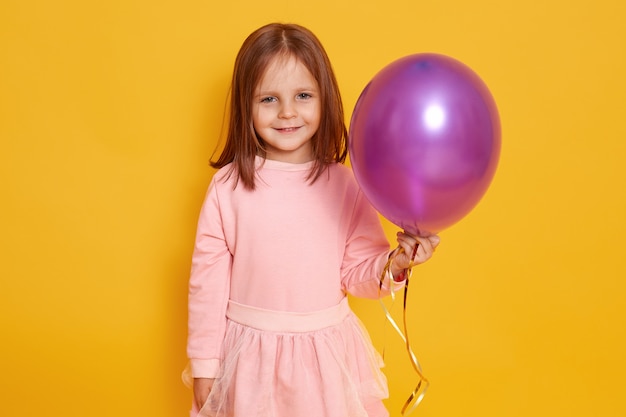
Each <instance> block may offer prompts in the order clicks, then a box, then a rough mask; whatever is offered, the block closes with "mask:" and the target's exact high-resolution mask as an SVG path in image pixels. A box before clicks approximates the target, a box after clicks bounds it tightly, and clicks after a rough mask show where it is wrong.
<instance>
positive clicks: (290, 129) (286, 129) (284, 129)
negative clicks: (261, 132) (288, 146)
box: [275, 126, 300, 133]
mask: <svg viewBox="0 0 626 417" xmlns="http://www.w3.org/2000/svg"><path fill="white" fill-rule="evenodd" d="M275 129H276V130H277V131H279V132H282V133H291V132H295V131H296V130H298V129H300V126H290V127H276V128H275Z"/></svg>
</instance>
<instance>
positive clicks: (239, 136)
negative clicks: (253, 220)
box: [211, 23, 348, 190]
mask: <svg viewBox="0 0 626 417" xmlns="http://www.w3.org/2000/svg"><path fill="white" fill-rule="evenodd" d="M277 56H282V57H295V58H296V59H297V60H299V61H300V62H301V63H302V64H303V65H304V66H305V67H306V68H307V69H308V70H309V72H310V73H311V75H313V78H315V80H316V81H317V84H318V86H319V89H320V101H321V109H322V114H321V118H320V125H319V128H318V130H317V132H316V133H315V134H314V135H313V137H312V138H311V148H312V152H313V158H314V161H315V163H314V164H313V166H312V168H311V171H310V173H309V176H308V180H309V181H310V182H314V181H315V180H317V179H318V178H319V176H320V175H321V174H322V173H323V172H324V170H325V169H326V167H327V166H328V165H330V164H332V163H334V162H339V163H343V162H345V159H346V156H347V152H348V151H347V148H348V133H347V130H346V125H345V120H344V113H343V104H342V101H341V95H340V93H339V86H338V84H337V79H336V78H335V74H334V72H333V69H332V66H331V63H330V60H329V59H328V55H327V54H326V51H325V50H324V47H323V46H322V44H321V42H320V41H319V39H318V38H317V37H316V36H315V35H314V34H313V33H312V32H311V31H310V30H308V29H307V28H304V27H302V26H300V25H296V24H282V23H271V24H268V25H265V26H262V27H261V28H259V29H257V30H255V31H254V32H252V33H251V34H250V35H249V36H248V38H247V39H246V40H245V41H244V43H243V45H242V46H241V49H240V50H239V53H238V54H237V58H236V59H235V67H234V71H233V78H232V85H231V97H230V113H229V122H228V133H227V136H226V144H225V146H224V149H223V151H222V153H221V154H220V156H219V158H218V159H217V161H211V166H212V167H214V168H222V167H224V166H226V165H228V164H230V163H232V166H231V170H232V171H231V174H232V173H233V172H234V173H235V175H237V181H236V182H235V186H236V184H237V182H238V181H239V180H241V182H242V183H243V184H244V186H245V188H247V189H250V190H254V188H255V176H256V169H255V157H256V156H257V155H260V156H262V157H265V155H266V153H265V146H264V145H265V144H264V143H263V139H262V138H261V137H259V136H258V135H257V134H256V132H255V130H254V126H253V123H252V104H253V103H252V100H253V96H254V92H255V89H256V87H257V84H258V83H259V82H260V80H261V77H262V76H263V74H264V72H265V70H266V69H267V67H268V65H269V64H270V62H271V61H272V59H273V58H275V57H277Z"/></svg>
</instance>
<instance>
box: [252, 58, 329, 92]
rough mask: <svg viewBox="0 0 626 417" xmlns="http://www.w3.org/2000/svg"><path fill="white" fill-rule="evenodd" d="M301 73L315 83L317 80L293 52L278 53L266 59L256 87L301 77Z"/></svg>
mask: <svg viewBox="0 0 626 417" xmlns="http://www.w3.org/2000/svg"><path fill="white" fill-rule="evenodd" d="M303 75H304V77H305V78H309V79H311V80H312V82H314V83H315V84H317V80H315V77H314V76H313V74H311V71H309V69H308V68H307V67H306V65H305V64H304V62H303V61H302V60H301V59H299V58H298V57H297V56H295V55H293V54H288V55H287V54H278V55H275V56H273V57H272V58H271V59H270V60H269V61H268V63H267V65H266V67H265V69H264V70H263V72H262V73H261V77H260V78H259V80H258V82H257V85H256V87H257V88H259V87H260V86H261V85H262V84H266V83H271V84H273V83H275V82H280V80H283V81H284V80H285V79H291V78H293V77H296V78H300V79H301V78H302V76H303Z"/></svg>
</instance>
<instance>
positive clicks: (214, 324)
mask: <svg viewBox="0 0 626 417" xmlns="http://www.w3.org/2000/svg"><path fill="white" fill-rule="evenodd" d="M231 260H232V256H231V253H230V251H229V249H228V246H227V245H226V240H225V236H224V230H223V225H222V221H221V215H220V204H219V198H218V192H217V190H216V181H215V179H214V180H213V181H212V182H211V185H210V186H209V190H208V192H207V196H206V198H205V201H204V204H203V205H202V210H201V212H200V216H199V220H198V230H197V234H196V243H195V247H194V252H193V256H192V267H191V276H190V279H189V301H188V303H189V319H188V340H187V355H188V357H189V361H190V365H191V376H193V377H194V378H215V377H217V376H218V373H219V369H220V357H221V346H222V340H223V338H224V333H225V330H226V306H227V303H228V298H229V289H230V285H229V279H230V272H231V264H232V261H231Z"/></svg>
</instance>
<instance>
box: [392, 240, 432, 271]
mask: <svg viewBox="0 0 626 417" xmlns="http://www.w3.org/2000/svg"><path fill="white" fill-rule="evenodd" d="M397 239H398V246H399V247H400V248H401V249H402V250H400V251H398V252H397V253H396V256H395V257H394V259H393V264H392V267H393V269H394V271H392V272H396V271H397V272H399V271H402V270H404V269H411V268H412V267H414V266H415V265H419V264H422V263H424V262H426V261H427V260H429V259H430V258H431V257H432V256H433V252H434V251H435V249H436V248H437V245H439V241H440V239H439V236H437V235H431V236H427V237H422V236H413V235H410V234H408V233H406V232H398V235H397ZM395 275H396V274H395V273H394V276H395Z"/></svg>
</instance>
